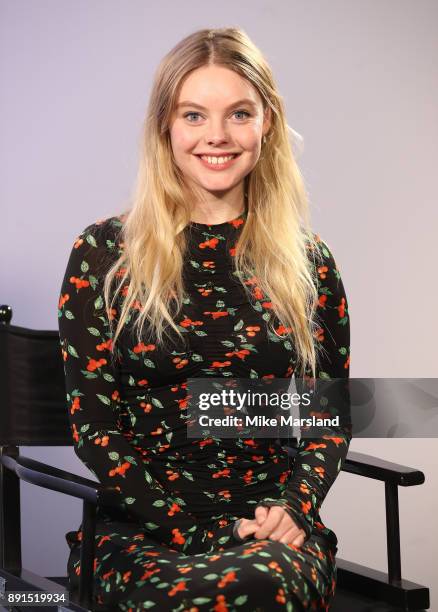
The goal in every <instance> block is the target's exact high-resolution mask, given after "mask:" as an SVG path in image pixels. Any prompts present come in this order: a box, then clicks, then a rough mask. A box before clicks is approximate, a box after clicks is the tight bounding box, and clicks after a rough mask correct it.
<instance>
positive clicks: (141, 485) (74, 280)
mask: <svg viewBox="0 0 438 612" xmlns="http://www.w3.org/2000/svg"><path fill="white" fill-rule="evenodd" d="M119 225H120V224H119ZM114 229H115V224H114V223H112V224H109V222H108V220H107V221H105V222H101V223H99V222H97V223H95V224H93V225H90V226H88V227H87V228H86V229H85V230H84V231H83V232H82V233H81V234H80V235H79V237H78V238H77V239H76V241H75V243H74V246H73V248H72V251H71V255H70V258H69V260H68V264H67V269H66V272H65V276H64V279H63V282H62V287H61V295H60V298H59V308H58V317H59V319H58V322H59V334H60V344H61V351H62V357H63V360H64V373H65V383H66V398H67V408H68V417H69V423H70V427H71V432H72V437H73V444H74V450H75V453H76V455H77V456H78V457H79V458H80V459H81V461H82V462H83V463H84V464H85V465H86V466H87V467H88V469H89V470H90V471H91V472H92V473H93V474H94V475H95V476H96V477H97V479H98V480H99V481H100V483H101V484H102V485H104V486H108V487H114V488H116V489H117V490H118V491H119V493H120V504H121V508H122V509H123V511H124V512H126V513H127V514H128V515H130V516H131V518H134V520H138V521H139V523H140V524H141V525H142V526H143V527H144V528H145V529H146V530H147V531H150V533H151V536H152V537H153V538H155V539H157V540H158V541H160V542H161V543H164V544H165V545H167V546H169V547H170V548H172V549H174V550H177V551H181V552H185V553H189V552H190V553H191V554H196V553H199V552H212V551H213V550H218V549H219V550H222V549H225V548H228V547H230V546H235V545H236V539H235V538H234V537H233V525H234V523H233V522H228V521H227V520H224V519H222V520H220V521H217V522H215V523H213V524H212V525H211V527H210V528H202V527H200V526H199V525H198V523H197V521H196V518H195V517H193V516H192V515H191V514H190V513H189V512H188V511H184V510H182V509H181V507H180V505H179V503H178V501H179V500H178V499H174V498H173V497H172V496H171V495H170V494H169V492H168V491H167V490H166V489H165V487H164V486H163V485H162V484H161V482H159V481H157V479H155V478H154V477H153V476H152V474H151V473H150V471H149V470H148V469H147V465H146V464H145V463H144V462H143V461H142V456H141V454H140V453H139V452H138V451H137V450H136V449H135V448H134V447H133V446H132V445H131V443H130V442H129V440H128V439H127V438H126V437H125V436H124V435H123V431H122V429H121V427H120V424H119V413H120V408H121V403H122V400H123V389H122V387H121V384H120V376H119V368H118V356H119V353H118V351H117V350H116V351H115V359H112V355H111V353H110V349H111V345H112V335H111V331H110V326H109V317H116V316H117V314H118V313H117V310H116V309H113V310H112V311H111V313H106V312H105V308H104V299H103V280H104V275H103V271H105V270H106V269H107V267H108V266H107V264H108V263H111V259H112V261H114V260H115V258H117V256H118V245H117V241H116V233H117V232H115V231H114Z"/></svg>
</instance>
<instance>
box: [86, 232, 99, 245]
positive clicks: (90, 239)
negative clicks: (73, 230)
mask: <svg viewBox="0 0 438 612" xmlns="http://www.w3.org/2000/svg"><path fill="white" fill-rule="evenodd" d="M85 240H86V241H87V242H88V244H91V246H92V247H97V243H96V240H95V238H94V236H92V235H91V234H87V237H86V238H85Z"/></svg>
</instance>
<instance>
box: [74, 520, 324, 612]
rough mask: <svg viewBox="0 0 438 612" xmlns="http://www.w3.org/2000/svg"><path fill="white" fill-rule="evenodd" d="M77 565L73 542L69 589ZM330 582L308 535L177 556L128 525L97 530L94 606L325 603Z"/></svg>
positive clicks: (221, 611) (320, 548)
mask: <svg viewBox="0 0 438 612" xmlns="http://www.w3.org/2000/svg"><path fill="white" fill-rule="evenodd" d="M70 533H71V534H73V533H75V532H70ZM69 535H70V534H69ZM71 537H72V536H71ZM79 572H80V563H79V552H78V548H77V547H76V546H74V547H73V548H72V551H71V553H70V557H69V563H68V573H69V576H70V584H71V588H73V589H77V585H78V580H79V577H78V573H79ZM335 584H336V566H335V559H334V552H333V550H332V549H331V548H330V547H329V546H328V545H327V544H326V542H325V540H324V539H323V538H321V537H318V536H316V537H315V536H314V535H313V534H312V536H311V537H310V538H309V539H308V540H307V542H306V543H305V544H304V545H303V546H302V547H300V548H296V547H293V546H291V545H286V544H280V543H279V542H275V541H272V540H249V541H248V542H246V543H241V544H238V543H236V546H235V547H233V548H228V549H227V550H224V551H218V552H215V553H210V554H206V553H201V554H197V555H184V554H183V553H179V552H176V551H172V550H170V549H169V548H167V547H165V546H161V545H160V544H157V543H156V542H155V541H154V540H153V539H152V538H150V537H149V536H148V534H146V532H145V531H144V530H143V529H141V528H139V526H138V525H135V524H130V523H119V522H111V523H103V522H100V521H99V522H98V526H97V530H96V552H95V587H94V595H95V598H97V603H96V606H95V608H94V609H95V610H126V611H128V610H131V612H134V611H135V610H146V609H151V610H157V611H158V610H159V611H160V612H161V611H162V610H163V611H169V612H170V611H172V610H174V611H175V612H176V611H178V612H183V611H185V610H187V611H192V612H204V611H205V612H206V611H207V610H208V611H209V610H211V611H213V612H232V611H234V610H236V611H239V610H240V611H241V612H245V611H246V610H252V611H254V612H255V611H256V610H259V611H260V612H261V611H263V612H264V611H266V612H267V611H269V612H270V611H271V610H288V611H290V610H293V611H294V612H295V611H298V610H324V609H325V608H327V609H328V605H329V603H330V602H331V599H332V597H333V594H334V589H335Z"/></svg>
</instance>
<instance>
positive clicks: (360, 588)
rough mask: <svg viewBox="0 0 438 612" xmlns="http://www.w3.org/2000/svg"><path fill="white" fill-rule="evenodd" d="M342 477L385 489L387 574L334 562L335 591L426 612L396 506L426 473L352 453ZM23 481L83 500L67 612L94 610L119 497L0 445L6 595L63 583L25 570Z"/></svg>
mask: <svg viewBox="0 0 438 612" xmlns="http://www.w3.org/2000/svg"><path fill="white" fill-rule="evenodd" d="M11 317H12V311H11V309H10V307H8V306H1V307H0V325H9V323H10V320H11ZM12 327H13V329H14V330H15V331H16V330H20V329H21V330H22V332H23V333H28V332H29V331H30V330H27V329H25V328H18V327H16V326H10V328H11V329H12ZM0 355H1V346H0ZM287 451H288V453H289V455H290V456H291V457H294V456H295V455H296V453H297V449H296V448H294V447H287ZM342 471H344V472H348V473H350V474H356V475H358V476H362V477H365V478H372V479H374V480H379V481H381V482H384V484H385V508H386V547H387V563H388V571H387V572H380V571H377V570H374V569H372V568H369V567H366V566H363V565H359V564H357V563H353V562H350V561H346V560H344V559H341V558H339V557H336V565H337V568H338V570H337V586H338V587H339V588H340V589H344V590H346V591H349V592H351V593H352V594H354V595H356V594H357V595H363V596H368V597H370V596H372V597H373V599H376V600H381V601H384V602H386V603H388V604H389V605H391V606H396V607H397V608H398V609H400V610H407V611H408V610H417V611H418V610H425V609H428V608H429V605H430V603H429V589H428V588H427V587H425V586H423V585H420V584H416V583H414V582H411V581H408V580H406V579H404V578H402V576H401V556H400V524H399V504H398V487H399V486H402V487H410V486H415V485H420V484H423V483H424V481H425V477H424V474H423V472H421V471H420V470H417V469H414V468H411V467H407V466H404V465H399V464H396V463H392V462H389V461H385V460H382V459H379V458H377V457H373V456H371V455H368V454H364V453H358V452H353V451H349V452H348V455H347V458H346V460H345V462H344V465H343V466H342ZM20 480H22V481H25V482H28V483H31V484H34V485H36V486H39V487H43V488H44V489H49V490H52V491H57V492H59V493H64V494H65V495H70V496H73V497H76V498H78V499H81V500H82V502H83V510H82V541H81V546H80V560H81V573H80V576H79V593H78V596H77V599H76V600H75V599H73V598H71V595H70V602H71V603H69V604H68V608H65V609H69V610H77V611H81V610H91V609H92V608H91V603H92V601H93V598H92V595H93V592H92V589H93V560H94V545H95V543H94V536H95V531H96V512H97V507H98V506H104V507H107V508H115V509H118V510H120V503H119V499H120V497H119V494H118V491H117V490H116V489H113V488H109V487H104V486H102V485H101V484H100V483H98V482H95V481H92V480H89V479H87V478H83V477H81V476H77V475H75V474H70V473H69V472H65V471H64V470H60V469H58V468H56V467H53V466H50V465H47V464H45V463H42V462H40V461H36V460H34V459H30V458H28V457H25V456H23V455H20V451H19V446H17V445H15V444H7V445H3V446H2V445H1V444H0V592H1V591H3V592H4V590H5V588H7V590H8V591H11V590H23V591H24V590H38V591H46V592H55V591H60V590H61V589H60V582H57V581H56V580H54V579H48V578H43V577H41V576H38V575H37V574H34V573H32V572H29V571H28V570H25V569H23V568H22V563H21V518H20V516H21V515H20V508H21V506H20ZM335 601H336V596H335Z"/></svg>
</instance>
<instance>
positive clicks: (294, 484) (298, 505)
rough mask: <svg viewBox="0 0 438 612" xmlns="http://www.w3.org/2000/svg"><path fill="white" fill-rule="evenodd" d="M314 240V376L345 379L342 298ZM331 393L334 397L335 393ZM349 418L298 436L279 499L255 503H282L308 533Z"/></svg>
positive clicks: (342, 454) (341, 455)
mask: <svg viewBox="0 0 438 612" xmlns="http://www.w3.org/2000/svg"><path fill="white" fill-rule="evenodd" d="M316 238H317V241H318V247H319V249H320V251H321V253H322V256H323V263H318V265H317V267H316V273H317V279H318V298H319V299H318V309H317V313H318V316H319V328H318V330H317V334H316V338H317V342H319V343H320V344H321V345H322V346H321V347H320V348H322V349H323V350H322V352H321V354H320V356H319V361H318V362H317V367H316V378H317V379H321V380H329V379H345V378H348V377H349V366H350V324H349V313H348V302H347V297H346V294H345V290H344V286H343V283H342V279H341V276H340V273H339V270H338V268H337V266H336V262H335V260H334V258H333V255H332V253H331V251H330V249H329V247H328V246H327V244H326V243H325V242H323V241H322V240H321V239H320V238H319V236H316ZM306 374H307V373H306ZM337 388H338V387H336V386H335V389H337ZM347 392H348V391H347ZM334 395H335V397H339V394H338V392H337V391H335V394H334ZM343 410H345V408H344V409H343ZM341 412H342V410H341ZM345 416H347V418H345ZM349 416H350V415H349V412H348V414H347V415H346V413H345V412H344V414H343V415H342V418H341V419H340V425H339V427H336V428H334V427H332V428H330V429H327V433H324V434H323V435H322V437H318V438H310V437H301V438H300V441H299V444H298V447H297V454H296V455H295V459H294V463H293V467H292V475H291V477H290V479H289V482H288V484H287V487H286V488H285V489H284V491H283V493H282V496H281V497H280V499H279V500H274V499H272V498H269V499H267V500H262V501H261V502H260V504H259V505H265V506H268V507H269V506H273V505H282V506H283V507H285V509H286V510H287V511H288V513H289V514H290V516H291V517H292V518H293V520H294V521H295V522H296V523H297V525H299V526H300V527H301V528H302V529H304V531H305V532H306V536H307V537H309V536H310V534H311V532H312V530H313V527H314V523H315V522H316V521H317V518H318V515H319V510H320V508H321V505H322V503H323V501H324V499H325V497H326V495H327V493H328V491H329V489H330V487H331V486H332V484H333V483H334V481H335V480H336V478H337V476H338V474H339V472H340V470H341V468H342V465H343V463H344V460H345V458H346V456H347V452H348V447H349V445H350V440H351V437H352V435H351V422H350V421H349Z"/></svg>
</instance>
